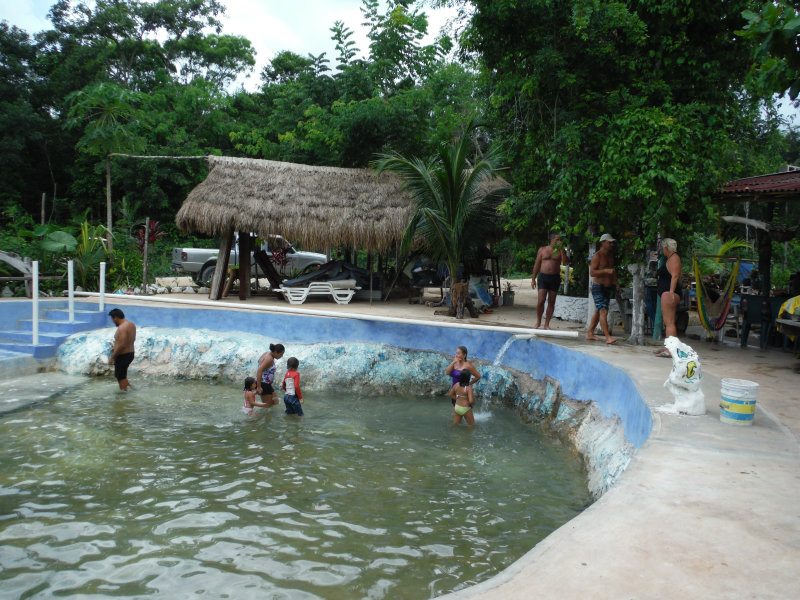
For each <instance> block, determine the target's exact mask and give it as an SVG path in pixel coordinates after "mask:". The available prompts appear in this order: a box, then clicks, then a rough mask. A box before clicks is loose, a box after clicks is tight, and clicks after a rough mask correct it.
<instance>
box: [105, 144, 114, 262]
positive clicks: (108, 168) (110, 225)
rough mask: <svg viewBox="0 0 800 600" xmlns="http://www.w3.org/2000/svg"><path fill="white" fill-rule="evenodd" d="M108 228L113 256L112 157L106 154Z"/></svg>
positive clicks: (109, 243) (109, 255) (109, 250)
mask: <svg viewBox="0 0 800 600" xmlns="http://www.w3.org/2000/svg"><path fill="white" fill-rule="evenodd" d="M106 228H107V229H108V233H107V234H106V235H107V236H108V237H107V240H108V242H107V245H106V246H107V249H108V257H109V259H110V258H111V255H112V252H113V251H114V236H113V231H114V229H113V223H112V222H111V157H110V156H106Z"/></svg>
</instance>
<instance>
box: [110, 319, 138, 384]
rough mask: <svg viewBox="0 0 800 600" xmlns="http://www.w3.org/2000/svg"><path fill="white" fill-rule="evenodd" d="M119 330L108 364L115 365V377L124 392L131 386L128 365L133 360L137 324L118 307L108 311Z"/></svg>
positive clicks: (115, 336) (115, 335)
mask: <svg viewBox="0 0 800 600" xmlns="http://www.w3.org/2000/svg"><path fill="white" fill-rule="evenodd" d="M108 316H109V317H111V320H112V321H114V325H116V326H117V331H116V333H115V334H114V347H113V348H112V349H111V356H109V357H108V364H110V365H114V377H116V378H117V383H118V384H119V389H121V390H122V391H123V392H124V391H127V389H128V388H129V387H130V385H131V384H130V382H129V381H128V367H129V366H130V364H131V363H132V362H133V343H134V342H135V341H136V324H135V323H134V322H133V321H128V320H127V319H126V318H125V314H124V313H123V312H122V311H121V310H120V309H118V308H115V309H113V310H111V311H110V312H109V313H108Z"/></svg>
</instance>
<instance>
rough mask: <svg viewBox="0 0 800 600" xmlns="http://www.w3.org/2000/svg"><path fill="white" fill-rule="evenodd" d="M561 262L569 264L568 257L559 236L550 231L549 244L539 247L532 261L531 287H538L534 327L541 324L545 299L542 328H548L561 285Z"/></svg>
mask: <svg viewBox="0 0 800 600" xmlns="http://www.w3.org/2000/svg"><path fill="white" fill-rule="evenodd" d="M561 263H564V264H565V265H566V264H569V257H568V256H567V253H566V251H565V250H564V244H563V243H562V242H561V236H560V235H558V234H557V233H551V234H550V244H549V245H547V246H542V247H541V248H539V252H537V253H536V262H534V263H533V273H532V277H531V287H532V288H533V289H536V288H537V287H538V288H539V294H538V300H537V302H536V325H534V326H533V328H534V329H539V327H541V325H542V313H543V312H544V302H545V299H546V300H547V315H546V316H545V320H544V328H545V329H550V319H552V318H553V310H554V309H555V307H556V294H558V287H559V286H560V285H561Z"/></svg>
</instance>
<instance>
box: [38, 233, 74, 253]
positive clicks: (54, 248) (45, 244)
mask: <svg viewBox="0 0 800 600" xmlns="http://www.w3.org/2000/svg"><path fill="white" fill-rule="evenodd" d="M77 246H78V240H76V239H75V236H73V235H71V234H69V233H67V232H66V231H54V232H52V233H49V234H47V236H46V237H45V238H44V240H42V248H43V249H44V250H45V251H46V252H58V253H70V252H74V251H75V248H77Z"/></svg>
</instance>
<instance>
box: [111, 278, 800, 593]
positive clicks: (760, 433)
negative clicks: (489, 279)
mask: <svg viewBox="0 0 800 600" xmlns="http://www.w3.org/2000/svg"><path fill="white" fill-rule="evenodd" d="M176 297H180V298H191V297H192V296H189V295H177V296H176ZM193 297H194V298H195V299H201V298H202V297H198V296H193ZM109 300H111V301H113V302H114V303H115V304H116V303H117V299H116V297H114V298H109ZM226 301H227V302H237V300H236V299H234V298H228V299H226ZM126 302H127V301H126V300H124V299H120V301H119V304H120V305H121V306H124V304H125V303H126ZM248 303H254V304H264V305H273V304H274V305H276V306H287V305H286V303H285V302H283V301H281V300H275V299H271V298H266V297H264V298H261V297H257V298H253V299H251V300H249V301H248ZM305 306H306V307H308V308H312V309H314V308H315V309H322V310H326V311H336V312H341V313H347V312H355V313H368V314H381V315H386V316H393V317H406V318H414V319H421V320H435V321H440V320H445V321H452V320H451V319H449V318H447V317H437V316H434V315H433V309H431V308H428V307H425V306H419V305H409V304H408V303H407V302H406V301H404V300H398V301H395V302H391V303H388V304H384V303H379V302H376V303H374V304H373V305H372V306H370V305H369V303H368V302H363V301H359V302H354V303H352V304H350V305H343V306H340V305H335V304H333V303H330V302H324V301H313V302H309V303H307V304H306V305H305ZM533 310H534V309H533V302H532V295H531V298H526V295H525V294H521V293H520V291H518V292H517V305H516V306H514V307H507V308H500V309H497V310H496V311H495V312H494V313H493V314H492V315H483V316H481V317H480V318H479V319H475V320H471V319H465V322H466V323H478V324H481V325H490V324H491V325H500V326H521V327H531V326H532V323H533ZM554 325H555V326H556V327H558V328H567V329H570V328H571V329H575V330H578V329H579V325H577V324H570V323H561V322H558V323H554ZM548 341H552V342H553V343H558V344H561V345H564V346H567V347H570V348H573V349H576V350H579V351H581V352H584V353H586V354H589V355H591V356H594V357H597V358H600V359H602V360H604V361H607V362H608V363H610V364H612V365H615V366H618V367H619V368H621V369H623V370H624V371H626V372H627V373H628V374H629V375H630V376H631V378H632V379H633V380H634V381H636V383H637V385H638V387H639V390H640V391H641V393H642V396H643V397H644V398H645V400H646V402H647V403H648V405H649V406H650V407H651V408H653V407H655V406H658V405H660V404H664V403H668V402H671V397H670V395H669V393H668V392H667V391H666V389H665V388H663V387H662V384H663V381H664V379H665V378H666V376H667V373H668V372H669V369H670V362H669V361H667V360H663V359H659V358H655V357H654V356H653V354H652V348H641V347H632V346H626V345H617V346H612V347H607V346H606V345H605V344H603V343H586V342H582V341H580V342H574V341H561V340H548ZM689 343H690V344H691V345H692V346H693V347H694V348H695V349H696V350H697V351H698V352H699V354H700V357H701V360H702V361H703V368H704V373H705V379H704V381H703V391H704V392H705V394H706V406H707V408H708V410H709V412H708V414H707V415H705V416H702V417H677V416H671V415H663V414H659V413H654V426H653V431H652V433H651V435H650V437H649V439H648V440H647V441H646V442H645V444H644V446H643V447H642V448H641V449H640V450H639V451H638V452H637V453H636V454H635V455H634V458H633V460H632V461H631V463H630V465H629V467H628V469H627V471H626V472H625V474H624V475H623V477H622V478H621V479H620V480H619V482H618V483H617V484H616V485H615V486H614V487H613V488H612V489H611V490H610V491H608V492H607V493H606V494H605V495H604V496H603V497H601V498H600V499H599V500H598V501H597V502H595V503H594V504H593V505H592V506H590V507H589V508H588V509H587V510H586V511H584V512H583V513H582V514H581V515H579V516H578V517H576V518H575V519H573V520H572V521H570V522H569V523H567V524H566V525H564V526H562V527H561V528H560V529H558V530H556V531H555V532H554V533H552V534H551V535H550V536H548V537H547V538H546V539H545V540H543V541H542V542H541V543H539V544H538V545H537V546H536V547H534V548H533V549H532V550H531V551H530V552H529V553H527V554H526V555H525V556H523V557H522V558H521V559H520V560H518V561H517V562H516V563H514V564H513V565H512V566H511V567H509V568H508V569H506V570H505V571H503V572H502V573H500V574H499V575H497V576H496V577H494V578H492V579H490V580H488V581H485V582H483V583H481V584H479V585H477V586H475V587H473V588H470V589H467V590H463V591H461V592H457V593H454V594H451V595H449V596H447V597H449V598H454V599H455V598H459V599H460V598H485V599H494V598H497V599H499V598H520V599H522V598H525V599H528V598H534V597H542V598H578V597H581V598H583V597H590V598H686V597H688V598H693V597H699V596H701V595H702V596H703V597H706V598H746V597H749V598H795V597H797V589H798V577H797V566H798V565H800V445H799V444H798V440H800V391H799V390H800V385H798V384H800V375H797V374H795V373H794V372H793V366H794V364H795V362H796V361H795V359H794V357H793V356H792V355H791V354H790V353H785V352H781V351H780V350H778V349H772V350H769V351H767V352H764V351H760V350H758V349H757V348H748V349H740V348H738V347H737V346H732V345H731V346H729V345H725V346H722V347H714V346H712V345H710V344H706V343H705V342H699V341H694V340H690V342H689ZM722 377H736V378H741V379H751V380H753V381H756V382H758V383H759V385H760V389H759V395H758V410H757V413H756V417H755V421H754V424H753V426H752V427H734V426H730V425H726V424H723V423H721V422H720V421H719V408H718V401H719V390H720V379H721V378H722Z"/></svg>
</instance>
